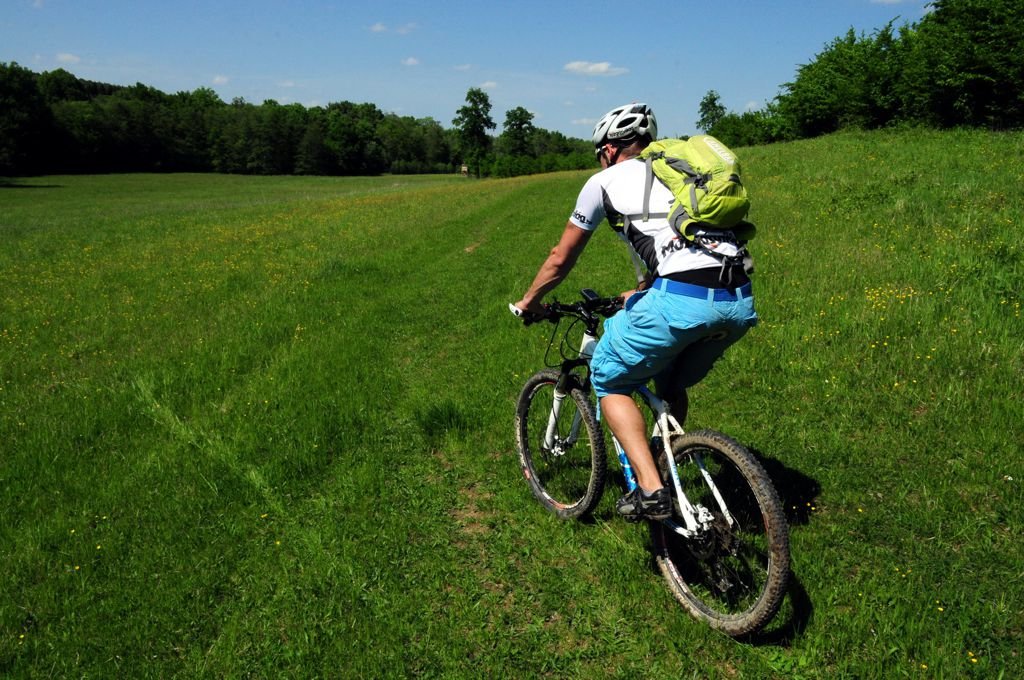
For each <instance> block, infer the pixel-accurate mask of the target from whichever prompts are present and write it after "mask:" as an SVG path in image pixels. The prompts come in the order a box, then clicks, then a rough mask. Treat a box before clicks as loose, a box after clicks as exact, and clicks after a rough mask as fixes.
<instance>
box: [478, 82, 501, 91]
mask: <svg viewBox="0 0 1024 680" xmlns="http://www.w3.org/2000/svg"><path fill="white" fill-rule="evenodd" d="M480 87H481V88H482V89H484V90H493V89H494V88H496V87H498V83H496V82H495V81H493V80H488V81H487V82H484V83H480Z"/></svg>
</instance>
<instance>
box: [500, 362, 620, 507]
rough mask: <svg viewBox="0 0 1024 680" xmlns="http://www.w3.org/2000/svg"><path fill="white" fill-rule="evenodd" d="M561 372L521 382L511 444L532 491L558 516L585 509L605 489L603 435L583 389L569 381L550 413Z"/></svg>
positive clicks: (548, 371)
mask: <svg viewBox="0 0 1024 680" xmlns="http://www.w3.org/2000/svg"><path fill="white" fill-rule="evenodd" d="M559 376H560V373H559V372H558V371H554V370H544V371H539V372H538V373H535V374H534V375H533V376H531V377H530V379H529V380H527V381H526V385H525V386H523V390H522V392H521V393H520V394H519V402H518V403H517V405H516V447H517V448H518V450H519V462H520V465H521V466H522V469H523V476H524V477H525V478H526V481H527V482H528V483H529V485H530V489H531V490H532V491H533V495H534V496H536V497H537V500H539V501H540V502H541V503H542V504H543V505H544V507H546V508H547V509H548V510H550V511H551V512H553V513H555V514H556V515H558V516H559V517H561V518H562V519H572V518H576V517H580V516H582V515H585V514H586V513H588V512H590V511H591V510H592V509H593V508H594V506H595V505H597V502H598V501H599V500H600V499H601V493H602V492H603V491H604V480H605V471H606V469H607V465H608V461H607V458H606V457H605V447H604V435H603V434H602V432H601V427H600V425H599V424H598V422H597V417H596V416H595V414H594V407H593V405H592V404H591V403H590V399H589V398H588V395H587V393H586V392H584V391H583V390H582V389H580V388H579V387H578V386H575V385H571V386H569V389H568V391H567V394H566V395H565V397H564V398H563V399H561V403H560V405H559V407H558V412H557V417H553V416H554V414H555V411H554V410H553V409H554V405H555V386H556V385H557V383H558V379H559Z"/></svg>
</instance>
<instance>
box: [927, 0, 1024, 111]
mask: <svg viewBox="0 0 1024 680" xmlns="http://www.w3.org/2000/svg"><path fill="white" fill-rule="evenodd" d="M932 10H933V11H932V12H931V13H929V14H928V15H927V16H925V18H924V19H923V20H922V21H921V23H920V25H919V28H918V31H919V34H920V40H921V43H922V45H921V49H920V50H919V51H918V56H919V57H921V58H922V59H923V60H924V63H925V66H924V68H923V69H921V70H922V71H924V72H926V73H928V74H929V75H930V79H929V81H928V85H929V90H928V91H929V94H930V96H929V97H928V102H929V105H928V109H929V111H930V112H931V114H932V116H933V117H934V122H937V123H939V124H940V125H985V126H990V127H996V128H1005V127H1020V126H1021V125H1024V21H1022V20H1021V17H1022V16H1024V2H1022V1H1021V0H934V1H933V2H932Z"/></svg>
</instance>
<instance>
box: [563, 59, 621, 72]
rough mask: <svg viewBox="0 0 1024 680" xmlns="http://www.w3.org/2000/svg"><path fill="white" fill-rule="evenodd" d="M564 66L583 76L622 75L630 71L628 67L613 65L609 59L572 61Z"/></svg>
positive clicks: (569, 70)
mask: <svg viewBox="0 0 1024 680" xmlns="http://www.w3.org/2000/svg"><path fill="white" fill-rule="evenodd" d="M564 68H565V70H566V71H568V72H569V73H576V74H579V75H582V76H621V75H623V74H626V73H629V69H628V68H622V67H621V66H612V65H611V64H610V63H609V62H607V61H598V62H593V61H570V62H569V63H568V64H566V65H565V67H564Z"/></svg>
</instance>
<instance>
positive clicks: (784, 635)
mask: <svg viewBox="0 0 1024 680" xmlns="http://www.w3.org/2000/svg"><path fill="white" fill-rule="evenodd" d="M747 448H748V450H749V451H750V452H751V453H752V454H754V457H755V458H757V460H758V461H760V463H761V465H762V467H764V470H765V472H766V473H768V477H769V478H770V479H771V480H772V484H773V485H774V486H775V490H776V491H777V492H778V494H779V500H780V501H781V502H782V508H783V512H784V513H785V515H786V522H787V523H788V524H789V526H790V528H792V527H794V526H803V525H806V524H809V523H810V520H811V516H812V515H813V511H814V508H815V506H816V505H817V498H818V496H819V495H820V494H821V484H820V483H818V480H816V479H814V478H813V477H811V476H810V475H806V474H804V473H803V472H801V471H800V470H797V469H795V468H792V467H789V466H787V465H786V464H785V463H783V462H782V461H781V460H779V459H778V458H774V457H772V456H769V455H767V454H765V453H764V452H763V451H761V450H760V449H757V448H755V447H752V446H748V447H747ZM787 604H788V606H786V605H787ZM813 613H814V603H813V602H811V598H810V596H809V595H808V594H807V590H806V589H805V588H804V586H803V583H801V581H800V578H799V576H797V574H796V573H795V572H793V571H790V574H789V584H788V586H787V588H786V601H785V603H784V604H783V607H782V610H781V611H780V613H779V615H778V616H777V617H776V620H775V621H773V622H772V623H771V624H769V626H768V627H767V629H765V630H763V631H761V632H758V633H754V634H752V635H748V636H745V637H742V638H739V639H740V640H742V641H743V642H746V643H749V644H752V645H755V646H762V645H765V646H769V645H771V646H783V647H784V646H786V645H788V644H789V643H790V642H792V641H793V640H794V639H795V638H797V637H798V636H800V635H801V634H802V633H803V631H804V630H805V629H806V628H807V625H808V623H809V621H810V620H811V616H812V615H813ZM779 616H783V617H785V618H783V619H780V618H778V617H779Z"/></svg>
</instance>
